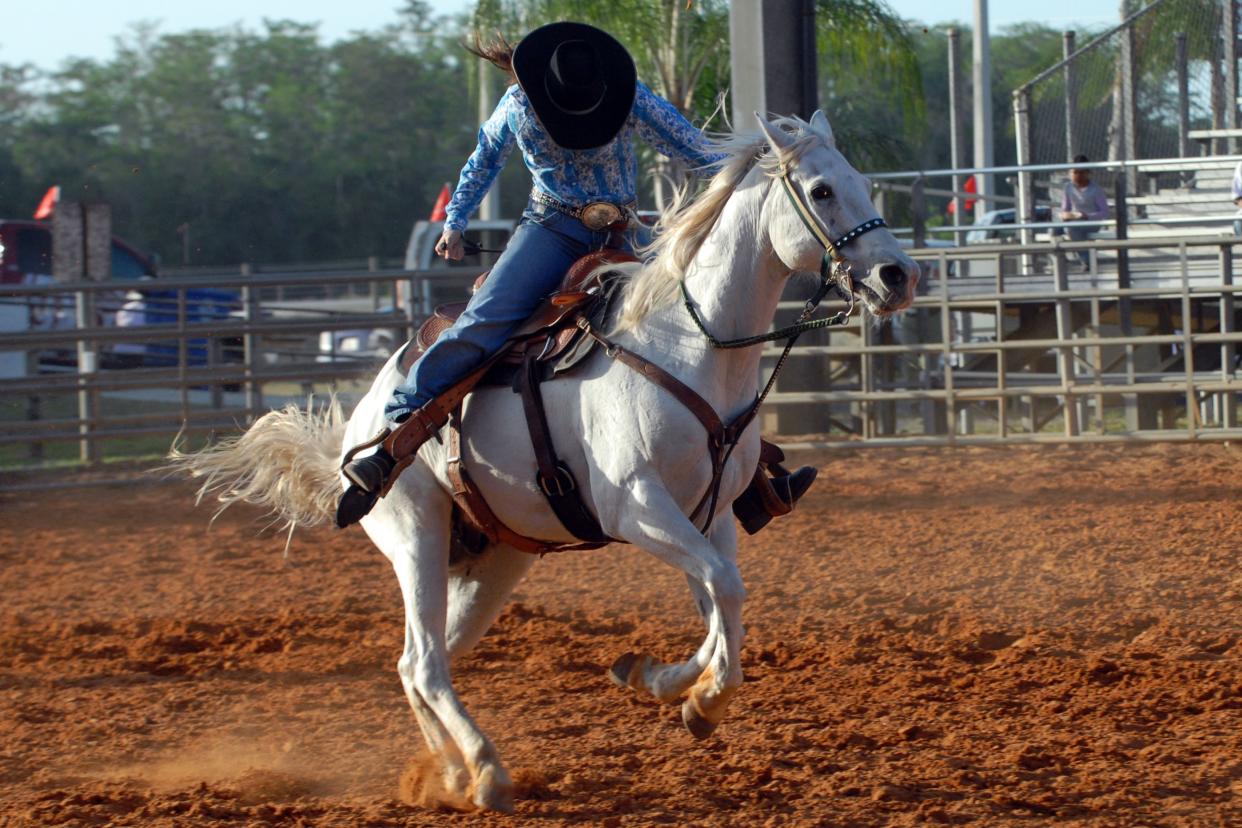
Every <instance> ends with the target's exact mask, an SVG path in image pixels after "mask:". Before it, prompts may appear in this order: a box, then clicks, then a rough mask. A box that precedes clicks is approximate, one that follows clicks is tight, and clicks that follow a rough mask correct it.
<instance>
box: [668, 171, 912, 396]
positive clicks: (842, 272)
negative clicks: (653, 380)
mask: <svg viewBox="0 0 1242 828" xmlns="http://www.w3.org/2000/svg"><path fill="white" fill-rule="evenodd" d="M780 170H781V174H780V182H781V189H783V190H784V191H785V196H786V197H787V198H788V199H789V203H790V204H791V205H793V208H794V213H795V214H797V216H798V219H799V220H800V221H801V222H802V224H803V226H804V227H806V229H807V230H808V231H810V233H811V235H812V236H814V237H815V240H816V241H818V242H819V243H820V245H821V246H822V247H823V248H824V255H823V258H821V259H820V261H819V287H818V289H816V291H815V294H814V295H813V296H811V298H810V299H809V300H807V303H806V306H805V307H804V308H803V309H802V313H801V315H799V317H798V320H797V321H796V322H795V323H794V324H792V325H789V326H787V327H784V328H781V329H780V330H776V331H772V332H771V333H766V334H757V335H755V336H744V337H739V338H738V339H717V338H716V337H714V336H712V334H711V332H710V331H708V330H707V325H706V324H705V323H704V322H703V318H702V317H701V316H699V312H698V310H696V309H695V307H694V301H693V300H692V299H691V298H690V293H689V292H688V291H687V289H686V280H685V279H682V280H681V296H682V301H683V302H684V304H685V306H686V310H687V311H689V313H690V318H691V319H693V320H694V324H695V325H696V326H697V327H698V329H699V331H700V332H701V333H702V334H703V336H705V337H706V338H707V341H708V342H710V343H711V344H712V347H713V348H721V349H730V348H746V347H749V346H751V345H758V344H760V343H762V342H774V341H776V340H778V339H788V340H789V343H788V344H787V345H786V346H785V353H784V354H782V355H781V359H780V360H779V361H778V362H777V364H776V369H775V370H774V371H773V372H772V379H771V380H769V382H768V385H769V387H771V384H772V382H774V381H775V378H776V373H777V372H779V371H780V369H781V366H782V365H783V364H784V361H785V357H786V356H787V355H788V354H789V351H790V349H791V348H793V345H794V342H795V341H796V340H797V338H798V337H799V336H801V335H802V334H803V333H805V332H806V331H812V330H817V329H820V328H827V327H832V326H836V325H844V324H845V323H846V321H848V320H849V318H850V316H852V315H853V313H854V279H853V275H852V274H851V272H850V263H849V261H848V260H847V259H846V258H845V256H844V255H842V253H841V248H842V247H844V246H845V245H847V244H849V243H850V242H852V241H853V240H854V239H856V238H858V237H859V236H862V235H864V234H866V233H870V232H871V231H872V230H877V229H879V228H881V227H887V226H888V224H887V223H886V222H885V221H884V219H883V218H881V217H880V216H876V217H875V218H871V219H867V220H866V221H864V222H863V223H862V224H859V225H858V226H857V227H855V228H854V229H853V230H850V231H849V232H848V233H845V234H844V235H842V236H841V237H840V238H838V239H837V240H836V241H833V240H832V237H831V236H829V235H828V232H827V231H826V230H825V229H824V228H823V227H822V226H821V225H820V223H819V221H818V220H817V219H816V217H815V214H814V213H813V212H811V208H810V207H809V206H807V203H806V200H805V199H804V198H803V197H802V194H801V193H800V192H798V188H797V186H796V185H795V184H794V182H793V177H792V175H791V172H790V168H789V165H788V164H787V163H786V162H783V161H782V162H781V165H780ZM834 289H835V290H836V291H837V294H838V295H839V296H840V297H841V298H842V299H843V300H845V302H846V308H845V310H843V311H838V312H837V313H835V314H834V315H832V316H830V317H827V318H825V319H814V320H813V319H811V314H813V313H814V312H815V309H816V308H817V307H819V303H820V302H822V301H823V300H824V297H825V296H827V295H828V291H830V290H834ZM766 395H767V389H764V393H763V395H761V397H760V400H761V401H762V397H763V396H766Z"/></svg>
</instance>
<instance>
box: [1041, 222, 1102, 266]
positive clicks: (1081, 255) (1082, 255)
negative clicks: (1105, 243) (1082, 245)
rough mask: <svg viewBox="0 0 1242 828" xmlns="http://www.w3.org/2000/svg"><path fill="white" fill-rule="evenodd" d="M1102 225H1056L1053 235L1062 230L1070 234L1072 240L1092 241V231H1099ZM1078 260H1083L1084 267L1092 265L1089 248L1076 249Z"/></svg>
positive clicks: (1057, 234)
mask: <svg viewBox="0 0 1242 828" xmlns="http://www.w3.org/2000/svg"><path fill="white" fill-rule="evenodd" d="M1099 231H1100V225H1098V224H1067V225H1065V226H1064V227H1054V228H1053V229H1052V235H1054V236H1059V235H1061V233H1062V232H1064V233H1065V235H1067V236H1069V240H1070V241H1090V240H1091V234H1092V233H1098V232H1099ZM1075 252H1076V254H1077V256H1078V261H1080V262H1082V265H1083V267H1090V265H1091V253H1090V252H1089V251H1087V250H1078V251H1075Z"/></svg>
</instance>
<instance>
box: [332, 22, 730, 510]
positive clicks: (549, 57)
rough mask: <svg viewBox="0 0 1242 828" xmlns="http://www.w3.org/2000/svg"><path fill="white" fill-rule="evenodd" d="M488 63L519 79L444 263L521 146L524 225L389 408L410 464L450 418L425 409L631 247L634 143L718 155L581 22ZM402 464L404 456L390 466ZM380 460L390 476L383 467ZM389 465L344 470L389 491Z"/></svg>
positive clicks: (487, 133) (469, 188) (481, 155)
mask: <svg viewBox="0 0 1242 828" xmlns="http://www.w3.org/2000/svg"><path fill="white" fill-rule="evenodd" d="M472 51H475V52H476V54H479V55H480V56H481V57H485V58H487V59H488V60H490V61H491V62H492V63H494V64H496V65H497V66H498V67H500V68H501V69H504V70H505V71H506V72H508V73H509V74H510V76H511V77H513V78H514V79H515V80H516V83H515V84H514V85H511V86H510V87H509V89H508V90H507V91H506V92H505V94H504V96H503V97H501V99H500V103H499V104H498V105H497V106H496V111H495V112H493V113H492V116H491V117H490V118H488V119H487V122H486V123H484V124H483V126H482V127H481V128H480V129H479V144H478V147H476V148H475V151H474V153H473V154H471V156H470V158H469V160H468V161H466V166H465V167H464V168H463V169H462V171H461V177H460V179H459V180H458V182H457V189H456V191H455V192H454V193H453V198H452V200H451V201H450V202H449V205H448V208H447V210H446V212H447V214H448V217H447V220H446V221H445V223H444V233H443V235H442V236H441V237H440V240H439V241H438V242H437V243H436V253H437V254H438V255H441V256H443V257H445V258H447V259H460V258H461V257H462V255H463V252H464V251H463V245H462V231H463V230H464V229H465V227H466V223H467V217H468V216H469V215H470V214H471V213H472V212H474V210H475V208H476V207H477V206H478V205H479V202H481V201H482V200H483V196H484V195H486V194H487V191H488V189H489V188H490V187H491V185H492V182H493V181H495V180H496V176H497V175H498V174H499V173H500V170H501V168H502V167H503V166H504V162H505V159H506V158H507V157H508V155H509V152H510V151H511V150H512V149H513V147H514V145H515V144H516V145H517V147H518V149H519V150H520V151H521V153H522V159H523V160H524V161H525V162H526V167H527V169H529V170H530V174H531V178H532V179H533V181H534V187H533V189H532V190H531V195H530V202H529V204H528V205H527V207H526V210H525V212H524V213H523V214H522V220H521V222H520V223H519V224H518V227H517V229H516V230H515V231H514V233H513V237H512V238H511V239H510V240H509V244H508V246H507V247H506V249H505V252H504V253H502V254H501V255H500V257H499V259H498V260H497V261H496V264H495V266H494V267H493V268H492V271H491V274H490V275H489V276H488V277H487V280H486V281H485V282H484V283H483V285H482V287H480V288H479V290H478V292H476V293H475V294H474V296H473V297H472V298H471V299H470V304H469V305H468V306H467V307H466V309H465V311H463V312H462V314H461V316H460V317H459V318H458V319H457V322H456V323H455V324H454V325H453V326H452V327H451V328H449V329H448V330H447V331H445V332H444V333H443V334H441V336H440V338H439V339H438V340H436V342H435V344H434V345H432V346H431V347H430V348H429V349H428V350H427V352H426V353H425V354H423V356H422V357H421V358H420V359H419V361H418V362H417V363H416V364H415V366H414V368H413V370H412V371H411V372H410V375H409V377H408V378H407V380H406V382H405V383H404V384H402V385H400V386H398V387H397V389H396V390H395V391H394V392H393V395H392V399H391V400H389V402H388V404H387V406H386V407H385V409H384V415H385V417H386V419H387V420H388V421H389V425H390V427H392V428H393V429H394V430H395V429H396V428H397V427H398V426H399V425H401V424H404V425H401V427H402V428H403V429H405V430H410V429H414V430H416V431H417V434H415V435H413V436H414V439H413V440H412V443H407V445H410V444H413V445H414V448H412V449H411V450H410V451H409V453H408V455H407V456H409V455H412V454H413V453H414V452H415V451H417V446H419V445H422V443H423V442H425V441H426V440H427V439H429V438H430V437H431V436H432V435H433V434H434V433H435V432H436V431H438V430H439V428H440V426H442V425H443V422H442V421H441V419H442V418H440V417H438V416H435V415H434V414H433V413H432V412H430V411H429V410H428V409H427V404H428V403H430V402H431V401H432V400H434V399H435V398H436V397H437V396H439V395H440V394H442V393H443V392H445V391H447V390H448V389H449V388H451V387H452V386H453V385H454V384H455V383H456V382H457V381H458V380H460V379H461V378H462V377H464V376H465V375H466V374H468V373H469V372H470V371H471V369H473V368H475V367H477V366H478V365H480V364H482V362H483V361H484V360H485V359H486V358H487V357H488V356H490V355H491V354H493V353H494V352H496V351H497V350H499V349H500V347H501V346H502V345H503V344H504V343H505V340H506V339H508V337H509V335H510V334H511V333H513V332H514V331H515V330H516V329H517V328H518V327H519V326H520V325H521V324H522V323H523V322H524V321H526V319H527V318H528V317H530V315H531V314H532V313H533V312H534V311H535V309H536V308H537V307H538V306H539V304H540V302H541V301H542V300H543V299H544V298H545V297H546V296H548V295H549V294H551V293H553V292H554V291H555V290H556V288H557V286H558V285H559V284H560V281H561V278H562V277H563V276H564V275H565V272H566V271H567V270H568V269H569V267H570V265H572V264H573V263H574V262H575V261H577V260H578V259H579V258H581V257H582V256H584V255H586V254H587V253H589V252H591V251H594V250H599V249H601V248H603V247H617V248H621V249H626V248H628V242H627V241H626V240H625V238H624V235H623V231H624V229H625V226H626V224H627V223H628V220H629V217H630V215H631V213H632V212H633V209H634V204H635V195H636V194H635V185H634V179H635V173H636V167H637V165H636V163H635V158H634V146H633V143H634V138H635V137H637V138H640V139H642V140H643V141H644V142H646V143H647V144H648V145H650V146H651V147H653V148H654V149H656V150H658V151H659V152H661V153H663V154H664V155H667V156H669V157H676V158H679V159H681V160H683V161H684V162H686V164H687V165H688V166H689V167H691V168H697V169H700V170H702V169H705V168H708V167H710V166H711V165H712V164H713V163H714V162H716V161H718V160H719V156H716V155H711V154H708V153H707V152H706V151H705V142H704V140H703V136H702V133H700V132H699V130H697V129H695V128H694V127H693V126H692V125H691V124H690V122H689V121H687V120H686V119H685V118H684V117H682V115H681V113H679V112H678V111H677V109H676V108H674V107H673V105H672V104H670V103H669V102H668V101H665V100H663V99H662V98H660V97H658V96H656V95H655V94H654V93H653V92H652V91H651V90H650V89H648V88H647V87H646V86H645V85H644V84H643V83H642V82H641V81H639V80H638V78H637V73H636V72H635V69H634V61H633V59H632V58H631V57H630V55H629V53H628V52H626V50H625V47H624V46H622V45H621V44H620V43H619V42H617V40H616V39H614V38H613V37H612V36H611V35H609V34H607V33H605V32H603V31H600V30H599V29H596V28H594V27H593V26H588V25H585V24H582V23H551V24H549V25H546V26H543V27H541V28H538V29H535V30H534V31H533V32H531V33H530V34H528V35H527V36H526V37H524V38H523V39H522V40H521V42H519V43H518V45H517V47H516V48H514V49H512V50H510V49H509V48H508V46H507V44H503V43H502V44H501V45H499V46H496V47H490V48H483V47H482V46H481V45H479V46H477V51H476V50H472ZM393 459H396V460H400V459H401V458H393ZM377 460H383V461H385V462H384V465H387V466H388V468H387V469H383V468H379V467H376V466H375V463H376V462H377ZM387 461H388V458H372V457H367V458H363V459H361V460H357V461H354V462H353V463H351V464H349V465H347V466H346V467H345V474H346V475H347V476H348V477H349V478H350V479H351V480H353V481H354V482H355V483H356V484H357V485H358V486H359V487H360V488H362V489H363V490H365V491H371V492H374V491H378V490H379V488H382V485H383V483H384V482H385V479H386V478H387V476H388V473H389V472H390V471H391V465H390V464H389V463H388V462H387Z"/></svg>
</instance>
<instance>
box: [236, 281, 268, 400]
mask: <svg viewBox="0 0 1242 828" xmlns="http://www.w3.org/2000/svg"><path fill="white" fill-rule="evenodd" d="M241 273H242V275H243V276H253V275H254V271H253V269H252V268H251V266H250V265H249V264H243V265H242V266H241ZM242 312H243V313H244V314H245V317H246V324H247V325H248V326H253V325H257V324H258V322H259V320H260V319H262V318H263V314H262V310H261V308H260V304H259V291H258V289H257V288H256V287H255V286H254V285H253V284H252V283H248V284H246V285H245V286H244V287H242ZM242 344H243V348H244V352H245V360H246V418H247V421H248V422H253V421H254V418H255V416H256V415H257V414H258V412H259V411H260V410H261V409H262V408H263V386H262V384H261V383H260V382H259V379H258V373H259V361H260V359H262V354H261V353H260V352H259V351H260V349H259V335H258V334H257V333H255V332H254V330H253V329H252V330H248V331H246V333H245V334H244V335H243V336H242Z"/></svg>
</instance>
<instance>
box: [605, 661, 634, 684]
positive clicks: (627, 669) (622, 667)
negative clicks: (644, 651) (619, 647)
mask: <svg viewBox="0 0 1242 828" xmlns="http://www.w3.org/2000/svg"><path fill="white" fill-rule="evenodd" d="M637 663H638V653H626V654H625V655H623V656H621V657H620V658H618V659H617V660H616V661H614V662H613V663H612V666H611V667H609V668H608V678H609V680H610V681H612V683H613V684H615V685H617V686H618V687H620V688H622V689H625V688H627V687H630V686H631V685H630V674H631V673H632V672H634V665H635V664H637Z"/></svg>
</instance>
